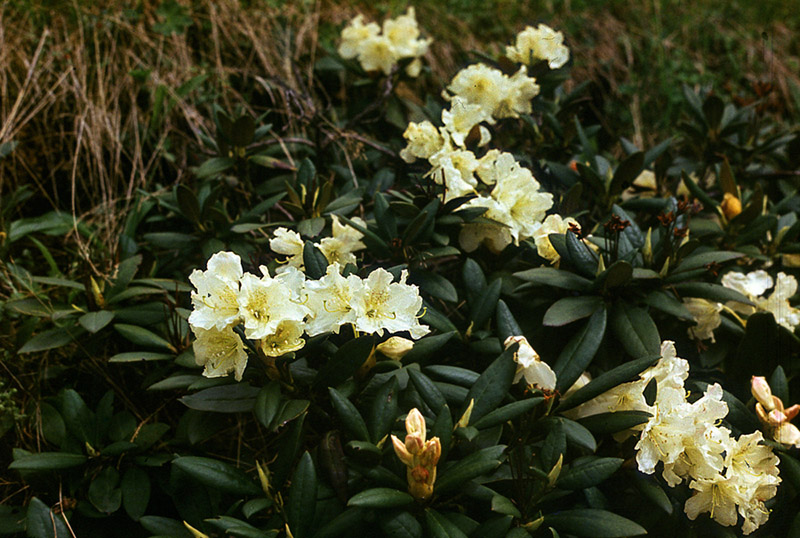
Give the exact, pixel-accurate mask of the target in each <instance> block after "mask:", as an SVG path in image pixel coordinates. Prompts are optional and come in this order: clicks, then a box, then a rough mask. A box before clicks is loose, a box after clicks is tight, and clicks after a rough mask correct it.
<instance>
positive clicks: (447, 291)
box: [408, 269, 458, 303]
mask: <svg viewBox="0 0 800 538" xmlns="http://www.w3.org/2000/svg"><path fill="white" fill-rule="evenodd" d="M408 281H409V282H410V283H411V284H416V285H417V286H419V288H420V289H421V290H422V291H424V292H425V293H428V294H430V295H432V296H434V297H436V298H437V299H441V300H443V301H447V302H450V303H457V302H458V292H457V291H456V288H455V286H453V284H452V283H451V282H450V281H449V280H447V279H446V278H445V277H443V276H442V275H439V274H437V273H433V272H431V271H423V270H421V269H415V270H414V271H412V272H411V273H410V274H409V277H408Z"/></svg>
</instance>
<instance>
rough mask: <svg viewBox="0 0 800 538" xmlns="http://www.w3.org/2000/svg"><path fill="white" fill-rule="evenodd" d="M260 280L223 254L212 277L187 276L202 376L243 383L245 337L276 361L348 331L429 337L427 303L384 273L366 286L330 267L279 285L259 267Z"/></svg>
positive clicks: (284, 278)
mask: <svg viewBox="0 0 800 538" xmlns="http://www.w3.org/2000/svg"><path fill="white" fill-rule="evenodd" d="M260 270H261V276H257V275H253V274H251V273H245V272H244V271H243V270H242V263H241V260H240V258H239V256H237V255H236V254H234V253H232V252H218V253H216V254H214V255H213V256H212V257H211V258H210V259H209V260H208V269H207V270H206V271H201V270H199V269H195V270H194V271H193V272H192V274H191V275H190V276H189V280H190V281H191V282H192V284H193V285H194V287H195V288H196V291H194V292H192V306H193V307H194V309H193V310H192V313H191V314H190V316H189V325H190V326H191V328H192V330H193V331H194V334H195V337H196V340H195V342H194V353H195V359H196V361H197V364H199V365H202V366H205V370H204V371H203V375H204V376H206V377H220V376H225V375H227V374H229V373H230V372H234V374H235V377H236V380H237V381H240V380H241V379H242V374H243V372H244V369H245V367H246V366H247V352H246V351H245V350H244V342H243V340H242V339H241V337H240V336H239V333H238V332H236V331H235V330H234V328H235V327H237V326H240V325H241V327H242V328H243V330H244V335H245V337H247V339H248V340H252V341H253V342H255V343H256V345H257V347H258V349H259V350H260V351H261V352H262V353H263V354H264V355H266V356H269V357H278V356H281V355H284V354H286V353H289V352H292V351H297V350H298V349H301V348H302V347H303V346H304V345H305V340H304V339H303V335H304V334H305V335H307V336H316V335H319V334H323V333H328V332H333V333H338V332H339V329H340V327H341V326H342V325H346V324H349V325H352V326H353V328H354V330H355V331H358V332H362V333H368V334H373V333H374V334H378V335H380V336H382V335H383V333H384V331H386V332H389V333H399V332H406V331H407V332H409V333H410V335H411V337H412V338H414V339H417V338H421V337H422V336H424V335H425V334H427V333H428V331H429V329H428V327H427V326H425V325H421V324H420V323H419V319H418V317H417V314H418V313H419V311H420V309H421V308H422V298H421V297H420V296H419V290H418V289H417V287H416V286H414V285H410V284H406V278H407V276H408V274H407V272H406V271H403V272H402V275H401V277H400V281H399V282H393V277H392V275H391V273H389V272H388V271H386V270H384V269H376V270H375V271H372V272H371V273H370V274H369V276H368V277H367V278H366V279H362V278H360V277H358V276H357V275H349V276H347V277H344V276H342V275H341V274H340V272H339V264H338V263H333V264H331V265H329V266H328V269H327V273H326V274H325V276H323V277H322V278H320V279H319V280H307V279H306V276H305V274H303V273H302V272H301V271H299V270H298V269H297V268H296V267H291V266H290V267H288V268H286V269H285V270H284V271H283V272H282V273H280V274H278V275H277V276H275V277H272V276H270V274H269V271H268V270H267V268H266V267H264V266H261V267H260Z"/></svg>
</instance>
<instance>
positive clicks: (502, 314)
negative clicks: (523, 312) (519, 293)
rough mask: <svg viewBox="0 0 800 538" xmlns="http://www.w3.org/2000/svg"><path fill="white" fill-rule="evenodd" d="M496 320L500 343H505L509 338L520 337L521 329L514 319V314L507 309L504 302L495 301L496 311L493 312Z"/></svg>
mask: <svg viewBox="0 0 800 538" xmlns="http://www.w3.org/2000/svg"><path fill="white" fill-rule="evenodd" d="M495 316H496V318H497V335H498V336H499V337H500V341H501V342H505V340H506V338H508V337H509V336H522V329H521V328H520V326H519V323H517V320H516V319H515V318H514V314H512V313H511V310H510V309H509V308H508V305H507V304H506V302H505V301H503V300H502V299H500V300H499V301H497V311H496V312H495Z"/></svg>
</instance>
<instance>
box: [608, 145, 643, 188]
mask: <svg viewBox="0 0 800 538" xmlns="http://www.w3.org/2000/svg"><path fill="white" fill-rule="evenodd" d="M643 167H644V153H642V152H641V151H637V152H636V153H633V154H631V155H629V156H628V157H627V158H626V159H625V160H624V161H622V162H621V163H619V166H617V169H616V170H615V171H614V177H613V178H612V179H611V186H610V187H609V191H608V192H609V194H611V195H612V196H616V195H617V194H619V193H621V192H622V191H623V190H624V189H625V188H626V187H628V186H629V185H630V184H631V183H633V180H634V179H636V178H637V177H638V175H639V174H640V173H641V172H642V168H643Z"/></svg>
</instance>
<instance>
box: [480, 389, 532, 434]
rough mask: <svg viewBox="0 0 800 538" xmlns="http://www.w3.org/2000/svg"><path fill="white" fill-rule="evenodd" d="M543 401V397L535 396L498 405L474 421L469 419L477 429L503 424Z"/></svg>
mask: <svg viewBox="0 0 800 538" xmlns="http://www.w3.org/2000/svg"><path fill="white" fill-rule="evenodd" d="M543 401H544V398H542V397H539V396H537V397H533V398H527V399H525V400H520V401H518V402H513V403H510V404H506V405H504V406H503V407H499V408H497V409H495V410H493V411H490V412H489V413H487V414H486V415H484V416H483V417H481V418H480V419H478V420H476V421H472V420H470V422H471V425H472V426H474V427H476V428H478V429H485V428H491V427H492V426H496V425H498V424H503V423H505V422H507V421H509V420H511V419H513V418H516V417H518V416H519V415H522V414H523V413H527V412H529V411H530V410H531V409H533V408H534V407H536V406H537V405H539V404H540V403H542V402H543Z"/></svg>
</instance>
